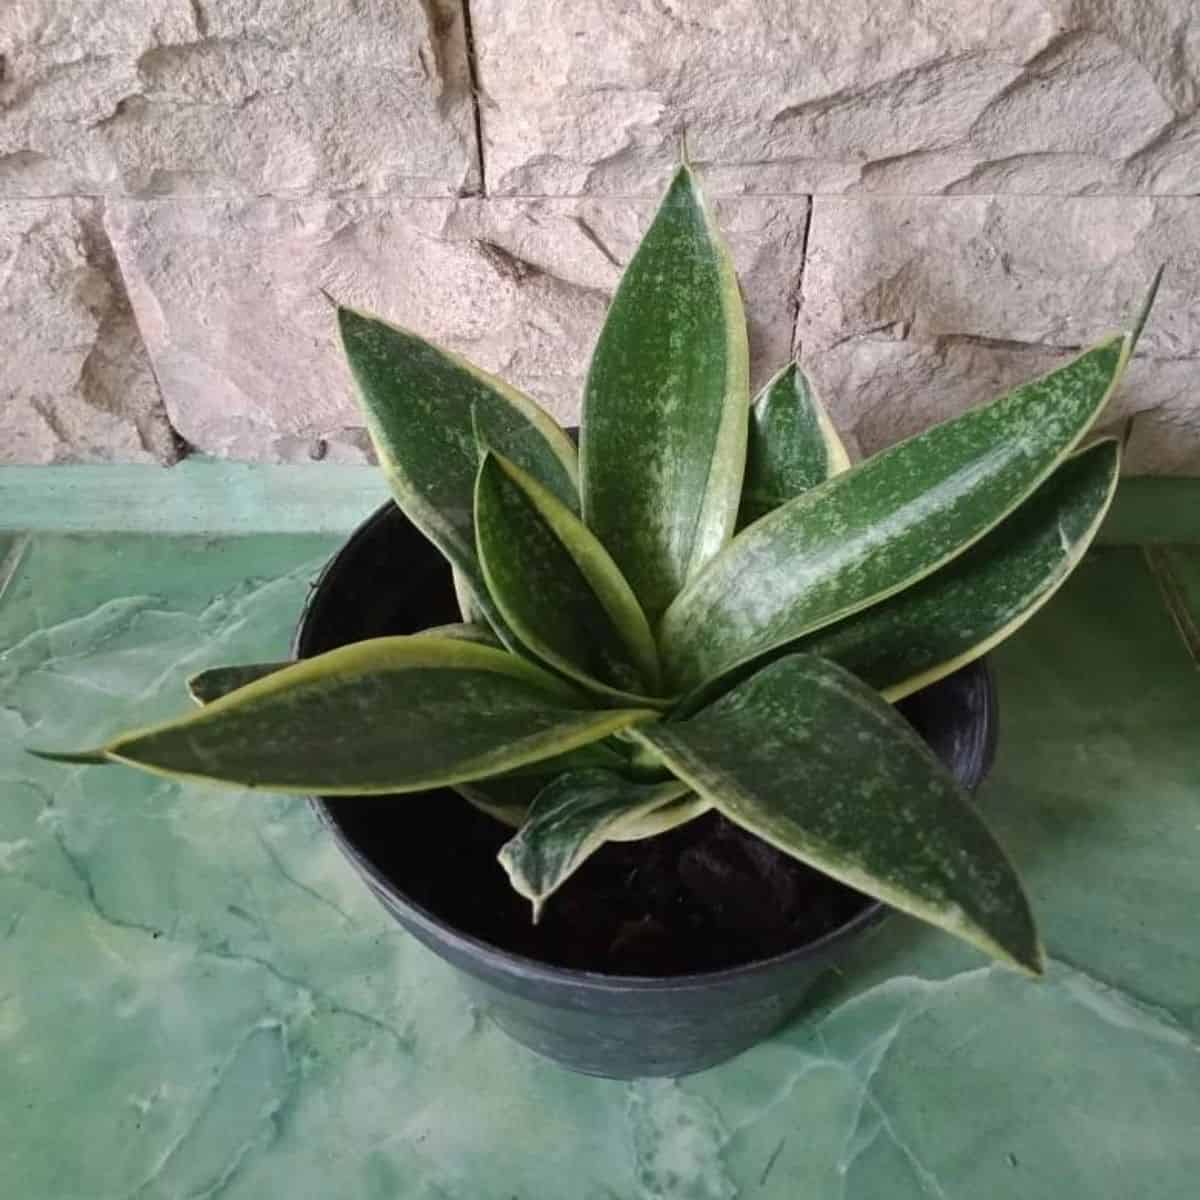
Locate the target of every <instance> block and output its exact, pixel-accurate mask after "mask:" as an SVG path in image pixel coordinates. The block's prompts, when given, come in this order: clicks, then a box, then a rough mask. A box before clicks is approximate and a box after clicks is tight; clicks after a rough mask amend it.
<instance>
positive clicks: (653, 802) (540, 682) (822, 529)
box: [47, 165, 1149, 973]
mask: <svg viewBox="0 0 1200 1200" xmlns="http://www.w3.org/2000/svg"><path fill="white" fill-rule="evenodd" d="M1148 306H1149V302H1147V305H1146V307H1145V308H1144V309H1143V312H1142V315H1141V316H1140V317H1139V318H1138V320H1137V322H1136V324H1135V326H1134V327H1133V329H1132V331H1131V332H1129V333H1127V334H1124V335H1120V334H1117V335H1114V336H1112V337H1108V338H1106V339H1105V340H1103V341H1101V342H1100V343H1099V344H1098V345H1096V346H1095V347H1093V348H1092V349H1090V350H1087V351H1086V352H1085V353H1083V354H1080V355H1079V356H1078V357H1077V358H1075V359H1073V360H1072V361H1071V362H1068V363H1067V364H1066V365H1065V366H1063V367H1061V368H1059V369H1058V370H1056V371H1053V372H1051V373H1050V374H1048V375H1046V376H1044V377H1042V378H1040V379H1037V380H1034V381H1033V382H1031V383H1027V384H1025V385H1023V386H1021V387H1019V388H1017V389H1016V390H1015V391H1013V392H1011V393H1009V394H1008V395H1006V396H1003V397H1002V398H1000V399H998V400H995V401H994V402H992V403H990V404H987V405H985V406H983V407H981V408H976V409H974V410H971V411H968V412H966V413H964V414H963V415H962V416H959V417H957V418H955V419H953V420H950V421H946V422H944V423H943V424H941V425H938V426H936V427H935V428H932V429H930V430H928V431H927V432H925V433H922V434H920V435H918V436H916V437H913V438H910V439H909V440H908V441H905V442H902V443H900V444H899V445H896V446H893V447H891V448H890V449H888V450H885V451H883V452H881V453H879V454H876V455H875V456H874V457H872V458H869V459H867V460H866V461H864V462H861V463H859V464H858V465H856V466H852V465H851V463H850V460H849V458H848V456H847V454H846V451H845V449H844V448H843V446H842V444H841V442H840V441H839V439H838V435H837V433H836V431H835V429H834V427H833V425H832V423H831V421H830V419H829V416H828V414H827V413H826V411H825V410H824V408H823V407H822V405H821V403H820V401H819V400H818V398H817V396H816V395H815V394H814V392H813V389H812V387H811V385H810V384H809V382H808V380H807V379H806V378H805V376H804V374H803V372H802V371H801V369H800V367H799V366H797V365H796V364H795V363H790V364H788V365H787V366H785V367H784V368H783V369H782V370H781V371H779V373H778V374H777V375H775V376H774V378H772V379H771V380H770V382H769V383H768V384H767V385H766V387H765V388H764V389H763V390H762V392H761V393H760V394H759V395H758V396H757V397H756V398H755V399H754V400H753V402H751V398H750V396H749V369H748V361H747V359H748V352H747V339H746V325H745V319H744V317H743V312H742V303H741V298H740V296H739V292H738V283H737V279H736V277H735V274H734V269H733V265H732V263H731V261H730V257H729V254H728V252H727V250H726V248H725V246H724V244H723V243H722V240H721V237H720V235H719V234H718V232H717V229H716V227H715V226H714V223H713V219H712V216H711V214H710V212H709V210H708V208H707V206H706V204H705V201H704V198H703V196H702V195H701V193H700V190H699V188H698V186H697V183H696V180H695V177H694V175H693V172H692V170H691V169H690V168H689V167H688V166H686V165H685V166H682V167H681V168H680V169H679V171H678V173H677V174H676V176H675V178H674V180H673V181H672V183H671V185H670V188H669V190H668V192H667V194H666V197H665V199H664V200H663V202H662V204H661V206H660V207H659V209H658V213H657V215H656V216H655V218H654V221H653V223H652V225H651V226H650V229H649V231H648V232H647V233H646V236H645V237H644V239H643V240H642V242H641V245H640V246H639V247H638V250H637V252H636V253H635V255H634V256H633V259H632V261H631V262H630V264H629V266H628V269H627V270H626V271H625V274H624V277H623V279H622V280H621V284H620V287H619V289H618V291H617V294H616V297H615V299H614V300H613V303H612V306H611V308H610V309H609V312H608V317H607V320H606V322H605V325H604V329H603V331H602V333H601V335H600V340H599V343H598V345H597V347H596V350H595V354H594V356H593V359H592V363H591V368H590V371H589V373H588V378H587V385H586V391H585V395H584V398H583V415H582V421H581V427H580V438H579V448H578V452H577V451H576V448H575V445H574V444H573V443H572V441H571V439H570V438H569V437H568V436H567V435H566V434H565V433H564V432H563V430H562V429H561V428H559V426H558V425H557V424H556V423H555V422H554V421H553V420H552V419H551V417H550V416H548V415H547V414H546V413H545V412H544V411H542V409H540V408H539V407H538V405H537V404H536V403H534V401H532V400H531V399H529V398H528V397H527V396H524V395H522V394H521V393H520V392H519V391H517V390H516V389H515V388H512V387H510V386H509V385H508V384H506V383H503V382H502V381H501V380H499V379H496V378H494V377H492V376H491V375H489V374H487V373H486V372H484V371H482V370H480V369H478V368H477V367H475V366H473V365H471V364H470V363H468V362H466V361H464V360H463V359H462V358H460V357H458V356H457V355H455V354H452V353H450V352H449V351H446V350H443V349H440V348H439V347H437V346H435V345H433V344H431V343H430V342H427V341H425V340H424V339H423V338H421V337H419V336H418V335H417V334H415V333H411V332H408V331H407V330H404V329H400V328H397V327H396V326H394V325H390V324H388V323H387V322H386V321H384V320H381V319H380V318H378V317H374V316H370V315H368V314H366V313H363V312H359V311H357V310H355V309H353V308H348V307H342V308H339V309H338V314H337V316H338V323H339V326H340V330H341V337H342V343H343V345H344V347H345V352H346V356H347V358H348V360H349V364H350V367H351V370H352V372H353V375H354V378H355V380H356V381H357V385H358V389H359V391H360V394H361V400H362V406H363V410H364V412H365V414H366V420H367V423H368V426H369V428H370V432H371V436H372V438H373V439H374V443H375V447H376V450H377V452H378V456H379V461H380V464H381V466H382V468H383V470H384V472H385V473H386V476H387V478H388V481H389V483H390V485H391V488H392V492H393V494H394V496H395V499H396V503H397V504H398V505H399V506H400V508H401V509H402V510H403V511H404V512H405V514H407V516H408V517H409V519H410V520H411V521H412V522H413V523H414V524H415V525H416V526H417V527H418V528H419V529H420V530H421V531H423V533H424V534H425V535H426V536H427V537H428V538H429V539H430V541H432V542H433V543H434V545H436V546H437V547H438V549H439V550H440V551H441V552H442V554H443V555H444V556H445V557H446V558H447V559H448V560H449V562H450V564H451V565H452V567H453V570H454V579H455V584H456V589H457V592H458V595H459V601H460V606H461V608H462V615H463V619H464V622H465V623H464V624H461V625H452V626H446V627H442V628H438V629H432V630H427V631H425V632H424V633H421V634H417V635H413V636H406V637H386V638H379V639H377V640H372V641H368V642H362V643H359V644H356V645H351V646H347V647H344V648H342V649H339V650H335V651H332V652H331V653H328V654H322V655H320V656H319V657H316V658H311V659H308V660H306V661H304V662H299V663H294V664H286V663H272V664H256V665H253V666H243V667H225V668H217V669H214V670H209V671H206V672H204V673H203V674H201V675H200V676H198V677H196V678H195V679H193V680H192V681H191V689H192V692H193V695H194V697H195V698H196V699H197V700H198V701H199V702H200V704H201V707H200V708H199V709H197V710H194V711H193V712H191V713H190V714H189V715H185V716H181V717H179V718H177V719H175V720H171V721H167V722H165V723H163V724H159V725H155V726H152V727H150V728H145V729H137V730H134V731H132V732H129V733H123V734H121V735H120V736H118V737H115V738H113V739H112V740H111V741H110V742H108V743H107V744H106V745H104V746H102V747H100V748H99V749H96V750H90V751H85V752H82V753H77V754H48V755H47V756H48V757H52V758H57V759H62V760H66V761H69V762H84V763H124V764H127V765H130V766H134V767H140V768H142V769H143V770H146V771H151V772H155V773H158V774H162V775H167V776H170V777H172V778H176V779H202V780H215V781H218V782H220V783H224V784H230V785H234V786H237V787H242V788H257V789H263V790H268V791H275V792H297V793H319V794H326V795H371V794H380V793H387V794H391V793H405V792H421V791H425V790H428V789H432V788H440V787H442V786H444V785H450V786H452V787H454V788H456V789H458V790H459V791H460V792H461V793H462V795H463V796H464V797H466V799H467V800H468V801H470V802H471V803H473V804H475V805H477V806H479V807H480V808H482V809H484V810H485V811H487V812H489V813H491V814H492V815H493V816H495V817H497V818H498V819H499V820H501V821H504V822H507V823H508V824H509V825H511V826H512V827H513V828H514V830H515V832H514V834H513V836H512V838H511V840H510V841H508V842H507V844H506V845H505V846H504V848H503V850H502V851H501V853H500V861H501V863H502V864H503V867H504V869H505V870H506V871H507V872H508V874H509V876H510V878H511V880H512V883H513V886H514V887H515V888H516V889H517V890H518V891H519V892H520V893H521V894H522V895H524V896H526V897H528V898H529V899H530V900H531V901H532V905H533V913H534V917H535V919H536V916H537V913H538V911H539V910H540V908H541V906H542V905H543V904H544V903H545V902H546V901H547V899H548V898H549V897H550V896H551V894H552V893H553V892H554V891H555V889H556V888H558V887H559V886H560V885H561V884H562V883H563V882H564V880H566V879H567V878H568V876H570V874H571V873H572V872H573V871H574V870H575V869H576V868H577V867H578V866H579V865H580V863H581V862H582V861H583V860H584V859H585V858H586V857H587V856H588V855H589V854H591V853H592V852H594V851H595V850H596V849H597V848H598V847H599V846H600V845H602V844H603V843H604V842H605V841H608V840H633V839H637V838H641V837H651V836H654V835H655V834H657V833H660V832H662V831H665V830H667V829H670V828H672V827H674V826H676V825H678V824H680V823H682V822H685V821H689V820H691V819H693V818H695V817H696V816H698V815H700V814H701V813H704V812H706V811H708V810H710V809H716V810H718V811H719V812H720V813H722V814H723V815H724V816H725V817H726V818H727V819H728V820H729V821H731V822H733V823H735V824H736V825H738V826H741V827H742V828H744V829H746V830H748V831H750V832H751V833H752V834H755V835H757V836H758V837H760V838H763V839H765V840H766V841H767V842H769V843H771V844H772V845H773V846H775V847H777V848H778V849H780V850H782V851H784V852H785V853H787V854H790V855H792V856H794V857H795V858H797V859H799V860H801V861H803V862H805V863H808V864H810V865H811V866H813V867H816V868H818V869H819V870H821V871H823V872H825V873H826V874H828V875H830V876H832V877H833V878H835V879H838V880H841V881H843V882H845V883H847V884H849V885H851V886H852V887H854V888H857V889H859V890H860V891H862V892H865V893H867V894H869V895H871V896H875V897H878V898H879V899H881V900H883V901H886V902H887V903H888V904H890V905H892V906H894V907H895V908H898V909H902V910H904V911H905V912H908V913H912V914H914V915H915V916H917V917H920V918H923V919H924V920H926V921H929V922H931V923H933V924H934V925H938V926H940V927H942V928H943V929H946V930H949V931H950V932H952V933H955V934H957V935H959V936H961V937H963V938H966V939H967V940H968V941H970V942H973V943H974V944H976V945H977V946H979V947H981V948H982V949H984V950H985V951H987V952H988V953H990V954H992V955H994V956H996V957H998V958H1001V959H1004V960H1006V961H1008V962H1010V963H1013V964H1015V965H1017V966H1019V967H1021V968H1024V969H1025V970H1028V971H1030V972H1035V973H1036V972H1038V971H1040V970H1041V966H1042V950H1041V947H1040V944H1039V941H1038V936H1037V933H1036V930H1035V927H1034V922H1033V918H1032V916H1031V913H1030V909H1029V905H1028V902H1027V900H1026V897H1025V894H1024V892H1023V891H1022V888H1021V884H1020V882H1019V880H1018V878H1017V876H1016V874H1015V872H1014V871H1013V868H1012V866H1011V865H1010V864H1009V861H1008V859H1007V858H1006V857H1005V855H1004V853H1003V851H1002V850H1001V848H1000V846H999V845H998V844H997V843H996V841H995V840H994V839H993V837H992V836H991V834H990V833H989V832H988V830H987V828H986V827H985V825H984V823H983V821H982V820H981V819H980V817H979V816H978V815H977V814H976V811H975V809H974V808H973V807H972V805H971V803H970V801H969V800H968V798H967V796H965V795H964V794H963V792H962V790H961V789H960V787H959V786H958V784H957V783H956V782H955V780H954V778H953V777H952V776H951V775H950V774H949V772H948V771H947V770H946V769H945V768H944V767H943V766H942V765H941V763H940V762H939V761H938V759H937V758H936V757H935V756H934V754H933V753H932V752H931V751H930V750H929V748H928V747H927V746H926V744H925V743H924V742H923V741H922V740H921V738H920V737H919V736H918V735H917V734H916V733H915V732H914V730H913V729H912V727H911V726H910V725H909V724H908V723H907V722H906V721H905V719H904V718H903V717H902V716H900V715H899V714H898V713H897V712H896V710H895V709H894V708H893V707H892V705H893V702H894V701H896V700H898V699H900V698H901V697H903V696H906V695H908V694H909V693H911V692H913V691H915V690H917V689H919V688H922V687H924V686H926V685H927V684H929V683H932V682H934V681H935V680H937V679H939V678H941V677H943V676H945V675H947V674H948V673H950V672H952V671H954V670H955V669H957V668H958V667H960V666H962V665H963V664H965V663H967V662H969V661H971V660H972V659H974V658H976V657H978V656H979V655H981V654H983V653H984V652H985V651H987V650H989V649H990V648H991V647H993V646H995V645H996V644H997V643H999V642H1000V641H1002V640H1003V639H1004V638H1005V637H1007V636H1008V635H1009V634H1011V633H1012V632H1013V631H1014V630H1015V629H1017V628H1018V627H1019V626H1020V625H1021V624H1022V623H1023V622H1024V621H1026V620H1027V619H1028V618H1029V617H1030V616H1031V614H1032V613H1034V612H1035V611H1036V610H1037V609H1038V608H1039V607H1040V606H1041V605H1042V604H1044V603H1045V602H1046V601H1047V600H1048V599H1049V598H1050V596H1051V595H1052V594H1053V593H1054V591H1055V589H1056V588H1058V587H1059V586H1060V585H1061V584H1062V582H1063V580H1064V579H1065V578H1066V577H1067V575H1068V574H1069V573H1070V572H1071V570H1072V569H1073V568H1074V567H1075V566H1076V565H1077V564H1078V563H1079V561H1080V558H1081V556H1082V555H1083V553H1084V551H1085V549H1086V548H1087V546H1088V544H1089V542H1090V541H1091V539H1092V538H1093V536H1094V535H1095V533H1096V530H1097V527H1098V526H1099V525H1100V522H1101V520H1102V519H1103V517H1104V514H1105V511H1106V510H1107V508H1108V505H1109V502H1110V501H1111V499H1112V496H1113V492H1114V489H1115V487H1116V483H1117V475H1118V467H1119V459H1120V448H1119V446H1118V443H1117V442H1116V441H1115V440H1112V439H1105V440H1100V441H1096V442H1094V443H1093V444H1092V445H1090V446H1088V447H1087V448H1086V449H1083V450H1079V449H1077V447H1078V446H1079V445H1080V443H1081V441H1082V440H1083V439H1084V438H1085V437H1086V435H1087V433H1088V430H1089V429H1090V428H1091V427H1092V425H1093V423H1094V422H1095V421H1096V419H1097V417H1098V416H1099V414H1100V413H1101V412H1102V410H1103V409H1104V406H1105V403H1106V401H1107V400H1108V398H1109V396H1110V395H1111V394H1112V391H1113V389H1114V387H1115V386H1116V385H1117V382H1118V380H1119V379H1120V378H1121V374H1122V372H1123V371H1124V369H1125V366H1126V364H1127V362H1128V360H1129V357H1130V354H1131V353H1132V351H1133V348H1134V344H1135V342H1136V340H1137V336H1138V334H1139V333H1140V330H1141V325H1142V323H1143V322H1144V320H1145V312H1146V310H1147V309H1148ZM314 479H315V477H314ZM317 486H319V485H317ZM395 802H396V803H397V804H405V803H412V802H415V801H410V800H407V799H406V798H405V797H404V796H403V795H397V797H396V801H395ZM439 802H442V801H439Z"/></svg>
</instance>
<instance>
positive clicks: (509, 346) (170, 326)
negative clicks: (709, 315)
mask: <svg viewBox="0 0 1200 1200" xmlns="http://www.w3.org/2000/svg"><path fill="white" fill-rule="evenodd" d="M652 210H653V202H651V201H642V202H639V203H638V204H628V203H625V202H620V201H603V200H534V201H519V200H493V201H486V202H485V201H482V200H459V201H439V200H409V201H399V200H396V201H387V202H383V201H363V200H352V199H344V200H338V201H329V202H316V201H314V202H307V203H293V202H282V201H275V200H268V201H254V202H232V201H230V202H224V203H221V204H216V205H214V204H211V203H204V202H199V201H194V202H179V201H172V202H140V201H138V202H134V201H130V202H122V203H119V204H113V205H111V206H110V208H109V215H108V226H109V231H110V234H111V236H112V239H113V243H114V245H115V246H116V248H117V252H118V255H119V257H120V260H121V264H122V269H123V271H124V273H125V276H126V278H127V280H128V283H129V290H130V296H131V299H132V302H133V305H134V308H135V310H136V312H137V314H138V319H139V322H140V325H141V328H142V331H143V333H144V336H145V338H146V343H147V346H148V348H149V351H150V355H151V358H152V360H153V362H154V366H155V370H156V373H157V375H158V378H159V381H160V383H161V385H162V390H163V395H164V398H165V401H166V404H167V408H168V410H169V412H170V414H171V419H172V421H173V423H174V424H175V426H176V428H178V429H179V431H180V432H181V433H182V434H183V436H184V437H185V438H186V439H187V440H188V441H189V442H190V443H192V444H193V445H195V446H197V447H198V448H200V449H202V450H204V451H207V452H210V453H214V454H219V455H223V456H226V457H230V458H238V459H249V460H255V459H261V460H268V461H291V460H296V459H303V458H305V457H308V456H320V455H329V456H331V457H334V458H339V459H349V460H356V459H359V458H362V457H363V456H364V453H365V447H366V441H365V438H364V435H363V431H362V429H361V419H360V417H359V414H358V410H357V407H356V405H355V402H354V400H353V398H352V384H351V381H350V378H349V373H348V371H347V370H346V368H345V365H344V363H343V362H342V358H341V352H340V349H339V347H338V344H337V337H336V331H335V328H334V320H333V313H332V311H331V310H330V307H329V305H328V303H327V302H326V300H325V299H324V297H323V296H322V295H321V292H320V289H321V288H324V289H326V290H328V291H329V292H330V293H331V294H332V295H334V296H336V297H338V298H339V299H341V300H344V301H345V302H347V303H353V304H355V305H356V306H359V307H363V308H366V309H369V310H371V311H375V312H378V313H380V314H381V315H384V316H387V317H388V318H389V319H391V320H394V321H397V322H398V323H400V324H403V325H405V326H408V327H410V328H412V329H414V330H416V331H418V332H420V333H421V334H423V335H424V336H427V337H430V338H432V339H433V340H435V341H437V342H440V343H442V344H444V345H446V346H448V347H450V348H452V349H455V350H457V351H459V352H461V353H463V354H466V355H467V356H468V357H470V358H471V359H472V360H473V361H475V362H477V363H479V364H480V365H481V366H483V367H486V368H487V369H489V370H491V371H494V372H496V373H498V374H500V375H502V376H503V377H505V378H506V379H508V380H510V381H511V382H512V383H514V384H516V385H517V386H519V387H522V388H524V389H526V390H527V391H528V392H529V393H530V394H531V395H533V396H534V397H536V398H537V399H538V400H539V401H541V402H542V403H543V404H544V405H545V406H546V407H547V408H548V409H550V411H552V412H553V413H554V414H555V415H556V416H557V417H558V418H559V420H561V421H562V422H564V423H565V424H573V423H575V422H576V421H577V419H578V412H579V407H578V403H579V396H580V394H581V391H582V386H583V378H584V375H585V373H586V370H587V363H588V359H589V356H590V353H591V348H592V345H593V343H594V341H595V338H596V335H597V333H598V332H599V329H600V326H601V323H602V321H603V318H604V313H605V311H606V309H607V305H608V300H609V298H610V296H611V294H612V291H613V289H614V288H615V286H616V283H617V280H618V279H619V277H620V271H621V265H622V264H623V263H624V262H625V261H626V260H627V259H628V257H629V255H630V254H631V253H632V250H633V248H634V246H635V245H636V244H637V240H638V238H639V236H640V234H641V232H642V230H643V229H644V228H645V225H646V224H647V222H648V221H649V218H650V215H651V213H652ZM807 212H808V202H807V200H806V199H805V198H803V197H799V198H794V199H787V200H781V199H766V198H752V199H744V200H730V201H726V202H723V203H722V204H721V205H720V208H719V213H718V215H719V219H720V220H721V222H722V225H723V227H724V228H725V229H726V231H727V235H728V238H729V241H730V244H731V247H732V249H733V253H734V256H735V258H736V260H737V262H738V266H739V270H740V274H741V279H742V284H743V289H744V291H745V293H746V296H747V308H748V313H749V320H750V328H751V352H752V355H753V356H754V360H755V363H756V367H757V374H758V378H759V379H762V378H765V377H766V375H767V374H768V373H769V372H771V371H772V370H773V369H775V368H776V367H778V366H779V365H780V364H781V363H782V362H783V361H785V360H786V358H787V356H788V354H789V353H790V346H791V337H792V328H793V323H794V316H795V309H794V302H793V297H794V291H795V285H796V281H797V279H798V278H799V272H800V263H801V253H802V246H803V240H804V226H805V221H806V219H807Z"/></svg>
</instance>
